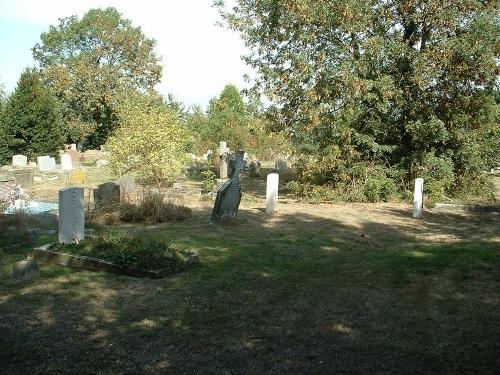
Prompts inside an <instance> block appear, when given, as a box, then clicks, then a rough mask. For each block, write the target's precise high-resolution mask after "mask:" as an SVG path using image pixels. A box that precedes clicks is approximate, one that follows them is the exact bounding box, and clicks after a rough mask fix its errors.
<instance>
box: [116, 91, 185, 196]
mask: <svg viewBox="0 0 500 375" xmlns="http://www.w3.org/2000/svg"><path fill="white" fill-rule="evenodd" d="M117 117H118V119H119V123H120V126H119V127H117V128H116V129H115V130H114V131H113V133H112V134H111V136H110V137H109V138H108V141H107V143H106V148H107V149H108V150H109V151H110V152H111V157H110V168H111V170H112V171H113V172H114V173H115V174H117V175H123V174H125V173H132V172H135V173H139V174H141V175H142V176H143V177H145V178H146V179H149V180H151V181H152V182H153V183H154V184H155V185H156V186H158V187H160V186H162V184H164V183H165V182H166V181H168V180H172V179H173V178H174V177H175V176H176V175H177V174H179V173H180V172H181V171H182V167H183V165H184V162H185V158H186V151H185V148H186V144H187V142H188V139H189V134H188V132H187V131H186V129H185V127H184V126H183V124H182V123H181V121H180V118H179V114H178V112H176V111H175V110H173V109H171V108H170V107H169V106H168V105H167V104H166V103H165V102H164V101H163V99H162V98H161V97H159V96H157V95H153V94H140V93H137V92H136V91H131V92H130V93H128V94H125V95H124V96H123V97H122V98H121V100H120V103H119V105H118V106H117Z"/></svg>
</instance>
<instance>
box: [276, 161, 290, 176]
mask: <svg viewBox="0 0 500 375" xmlns="http://www.w3.org/2000/svg"><path fill="white" fill-rule="evenodd" d="M287 168H288V163H287V162H286V160H281V159H280V160H276V162H275V163H274V169H276V172H278V173H280V172H282V171H284V170H285V169H287Z"/></svg>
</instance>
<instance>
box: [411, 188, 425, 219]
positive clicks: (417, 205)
mask: <svg viewBox="0 0 500 375" xmlns="http://www.w3.org/2000/svg"><path fill="white" fill-rule="evenodd" d="M423 207H424V179H423V178H417V179H415V193H414V195H413V218H415V219H418V218H421V217H422V210H423Z"/></svg>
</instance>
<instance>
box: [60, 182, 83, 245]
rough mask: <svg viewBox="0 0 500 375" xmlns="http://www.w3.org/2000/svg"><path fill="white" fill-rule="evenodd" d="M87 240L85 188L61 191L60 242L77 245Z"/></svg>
mask: <svg viewBox="0 0 500 375" xmlns="http://www.w3.org/2000/svg"><path fill="white" fill-rule="evenodd" d="M84 238H85V214H84V200H83V188H79V187H70V188H65V189H61V190H59V242H60V243H66V244H68V243H75V242H79V241H81V240H83V239H84Z"/></svg>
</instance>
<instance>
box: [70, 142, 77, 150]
mask: <svg viewBox="0 0 500 375" xmlns="http://www.w3.org/2000/svg"><path fill="white" fill-rule="evenodd" d="M71 150H74V151H76V143H72V144H71Z"/></svg>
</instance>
